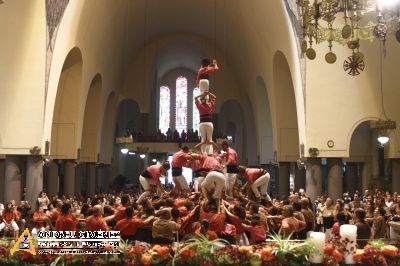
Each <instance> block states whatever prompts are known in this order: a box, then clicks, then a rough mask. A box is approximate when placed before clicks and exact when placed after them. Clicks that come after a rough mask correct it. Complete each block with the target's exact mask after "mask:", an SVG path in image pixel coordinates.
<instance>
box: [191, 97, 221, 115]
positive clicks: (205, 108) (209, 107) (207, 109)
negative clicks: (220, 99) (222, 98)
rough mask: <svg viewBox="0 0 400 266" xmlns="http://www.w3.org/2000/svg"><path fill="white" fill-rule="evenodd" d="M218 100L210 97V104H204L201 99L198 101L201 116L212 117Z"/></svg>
mask: <svg viewBox="0 0 400 266" xmlns="http://www.w3.org/2000/svg"><path fill="white" fill-rule="evenodd" d="M216 102H217V100H216V99H215V98H214V97H210V100H209V101H208V103H204V104H202V103H201V101H200V100H199V99H197V100H196V102H195V103H196V106H197V109H198V110H199V114H200V116H202V115H211V114H212V111H213V109H214V105H215V104H216Z"/></svg>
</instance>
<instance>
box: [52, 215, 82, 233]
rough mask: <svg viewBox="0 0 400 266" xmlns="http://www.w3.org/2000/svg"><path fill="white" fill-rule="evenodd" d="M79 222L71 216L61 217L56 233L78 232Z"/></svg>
mask: <svg viewBox="0 0 400 266" xmlns="http://www.w3.org/2000/svg"><path fill="white" fill-rule="evenodd" d="M77 222H78V221H77V220H76V219H75V218H74V217H72V215H71V214H65V215H60V216H59V217H58V219H57V222H56V231H76V224H77Z"/></svg>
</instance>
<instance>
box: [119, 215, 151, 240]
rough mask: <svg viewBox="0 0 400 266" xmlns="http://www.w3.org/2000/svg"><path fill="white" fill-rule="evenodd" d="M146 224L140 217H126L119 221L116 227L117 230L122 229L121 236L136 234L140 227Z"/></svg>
mask: <svg viewBox="0 0 400 266" xmlns="http://www.w3.org/2000/svg"><path fill="white" fill-rule="evenodd" d="M143 226H144V222H143V221H142V220H140V219H135V218H125V219H122V220H121V221H119V222H118V223H117V224H116V225H115V227H114V230H115V231H120V232H121V236H134V235H136V232H137V230H138V229H139V228H142V227H143Z"/></svg>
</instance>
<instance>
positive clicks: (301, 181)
mask: <svg viewBox="0 0 400 266" xmlns="http://www.w3.org/2000/svg"><path fill="white" fill-rule="evenodd" d="M300 188H302V189H305V188H306V169H305V168H301V169H299V168H298V167H297V164H296V163H295V168H294V190H295V191H299V189H300Z"/></svg>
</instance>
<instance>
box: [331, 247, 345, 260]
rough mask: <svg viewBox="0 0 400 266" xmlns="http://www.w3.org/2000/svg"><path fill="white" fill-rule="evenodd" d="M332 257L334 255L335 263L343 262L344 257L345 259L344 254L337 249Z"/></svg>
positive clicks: (333, 251)
mask: <svg viewBox="0 0 400 266" xmlns="http://www.w3.org/2000/svg"><path fill="white" fill-rule="evenodd" d="M331 255H332V257H333V259H334V260H335V261H337V262H340V261H342V260H343V257H344V254H343V252H341V251H339V250H337V249H334V250H332V254H331Z"/></svg>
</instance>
